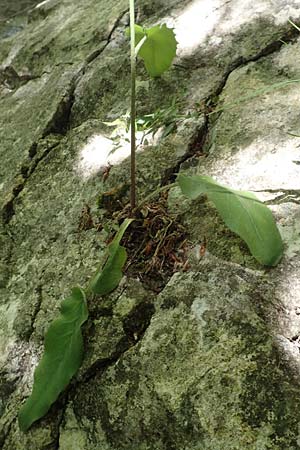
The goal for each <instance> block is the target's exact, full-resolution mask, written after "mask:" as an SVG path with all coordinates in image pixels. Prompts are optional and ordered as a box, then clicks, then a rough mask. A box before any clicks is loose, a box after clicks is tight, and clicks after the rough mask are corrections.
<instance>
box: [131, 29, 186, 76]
mask: <svg viewBox="0 0 300 450" xmlns="http://www.w3.org/2000/svg"><path fill="white" fill-rule="evenodd" d="M126 34H127V36H130V31H129V30H126ZM143 39H144V42H141V41H142V40H143ZM135 40H136V49H138V52H137V54H138V56H140V57H141V58H142V59H143V60H144V63H145V67H146V70H147V72H148V73H149V75H150V76H151V77H158V76H160V75H162V73H164V72H165V71H166V70H168V69H169V68H170V66H171V64H172V62H173V59H174V58H175V56H176V49H177V41H176V38H175V33H174V31H173V29H172V28H168V27H167V25H165V24H163V25H156V26H154V27H152V28H143V27H141V26H140V25H135Z"/></svg>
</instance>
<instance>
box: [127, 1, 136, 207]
mask: <svg viewBox="0 0 300 450" xmlns="http://www.w3.org/2000/svg"><path fill="white" fill-rule="evenodd" d="M129 5H130V61H131V108H130V147H131V156H130V158H131V159H130V161H131V162H130V183H131V186H130V205H131V210H132V211H133V209H134V208H135V205H136V172H135V171H136V169H135V147H136V141H135V116H136V107H135V77H136V55H135V17H134V0H129Z"/></svg>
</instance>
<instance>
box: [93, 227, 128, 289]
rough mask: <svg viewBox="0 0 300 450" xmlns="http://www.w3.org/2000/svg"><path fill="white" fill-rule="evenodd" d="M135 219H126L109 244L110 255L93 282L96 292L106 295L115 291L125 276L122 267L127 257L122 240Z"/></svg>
mask: <svg viewBox="0 0 300 450" xmlns="http://www.w3.org/2000/svg"><path fill="white" fill-rule="evenodd" d="M132 221H133V219H125V220H124V222H123V223H122V225H121V226H120V229H119V231H118V232H117V234H116V236H115V237H114V239H113V240H112V242H111V243H110V244H109V246H108V257H107V260H106V263H105V264H104V267H103V268H102V270H99V272H97V273H96V275H95V277H94V279H93V280H92V282H91V289H92V291H93V292H94V293H95V294H98V295H105V294H109V292H111V291H113V290H114V289H115V288H116V287H117V286H118V284H119V283H120V280H121V278H122V276H123V273H122V269H123V267H124V264H125V262H126V259H127V255H126V250H125V248H124V247H122V246H121V245H120V241H121V239H122V237H123V235H124V233H125V231H126V229H127V228H128V226H129V225H130V224H131V222H132Z"/></svg>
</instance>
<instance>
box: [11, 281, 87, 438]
mask: <svg viewBox="0 0 300 450" xmlns="http://www.w3.org/2000/svg"><path fill="white" fill-rule="evenodd" d="M87 317H88V310H87V305H86V298H85V293H84V291H83V290H82V289H81V288H80V287H75V288H73V289H72V293H71V296H70V297H68V298H67V299H65V300H63V301H62V303H61V310H60V316H59V317H58V318H57V319H56V320H54V321H53V322H52V323H51V325H50V327H49V329H48V331H47V333H46V336H45V350H44V354H43V357H42V359H41V361H40V363H39V365H38V366H37V368H36V370H35V372H34V384H33V389H32V393H31V395H30V397H29V398H28V399H27V401H26V403H25V404H24V405H23V407H22V408H21V410H20V412H19V426H20V429H21V430H22V431H26V430H28V428H29V427H30V426H31V425H32V423H33V422H35V421H36V420H38V419H40V418H41V417H43V416H44V415H45V414H46V412H47V411H48V410H49V408H50V406H51V405H52V403H54V402H55V400H56V399H57V397H58V396H59V394H60V393H61V392H62V391H63V390H64V389H65V388H66V387H67V385H68V384H69V382H70V380H71V378H72V377H73V376H74V375H75V373H76V372H77V370H78V369H79V367H80V365H81V361H82V355H83V340H82V334H81V325H82V324H83V323H84V322H85V321H86V320H87Z"/></svg>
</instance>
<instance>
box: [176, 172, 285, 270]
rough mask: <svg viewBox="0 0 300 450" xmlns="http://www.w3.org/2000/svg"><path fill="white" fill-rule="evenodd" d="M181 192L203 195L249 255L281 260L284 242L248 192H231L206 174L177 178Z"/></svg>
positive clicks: (269, 215)
mask: <svg viewBox="0 0 300 450" xmlns="http://www.w3.org/2000/svg"><path fill="white" fill-rule="evenodd" d="M177 181H178V183H179V186H180V188H181V190H182V192H183V194H184V195H186V196H187V197H189V198H191V199H195V198H196V197H198V196H199V195H200V194H206V195H207V197H208V198H209V199H210V200H211V201H212V202H213V203H214V205H215V206H216V208H217V210H218V211H219V213H220V215H221V217H222V218H223V220H224V222H225V223H226V225H227V226H228V227H229V228H230V229H231V230H232V231H233V232H234V233H236V234H238V235H239V236H240V237H241V238H242V239H243V240H244V241H245V242H246V244H247V245H248V247H249V249H250V251H251V253H252V255H253V256H254V257H255V258H256V259H257V260H258V261H259V262H260V263H261V264H264V265H266V266H275V265H276V264H277V263H278V262H279V261H280V259H281V257H282V253H283V244H282V240H281V236H280V234H279V231H278V229H277V226H276V224H275V221H274V218H273V216H272V213H271V211H270V210H269V209H268V208H267V207H266V206H265V205H264V204H263V203H262V202H260V201H259V200H258V199H257V198H256V197H255V195H253V194H252V193H250V192H243V191H234V190H233V189H230V188H227V187H225V186H221V185H220V184H218V183H216V182H215V181H214V180H213V179H212V178H210V177H206V176H199V175H194V176H187V175H182V174H180V175H179V176H178V178H177Z"/></svg>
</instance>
